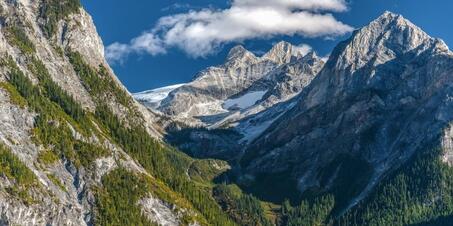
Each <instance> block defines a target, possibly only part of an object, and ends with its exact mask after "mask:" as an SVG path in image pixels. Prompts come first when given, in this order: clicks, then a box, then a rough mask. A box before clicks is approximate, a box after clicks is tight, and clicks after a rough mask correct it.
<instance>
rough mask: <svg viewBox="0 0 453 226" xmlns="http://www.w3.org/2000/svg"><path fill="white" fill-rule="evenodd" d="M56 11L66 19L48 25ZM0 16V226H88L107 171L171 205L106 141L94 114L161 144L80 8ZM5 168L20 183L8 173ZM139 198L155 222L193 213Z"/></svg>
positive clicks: (13, 9) (15, 9)
mask: <svg viewBox="0 0 453 226" xmlns="http://www.w3.org/2000/svg"><path fill="white" fill-rule="evenodd" d="M52 4H53V5H52ZM55 4H57V5H58V7H57V9H58V10H61V11H59V14H58V15H59V16H62V15H64V14H66V13H67V15H65V16H62V17H61V18H58V17H56V18H55V17H52V16H56V15H57V14H52V13H55V12H50V11H51V10H55V8H52V7H55ZM46 7H47V8H46ZM71 7H72V8H71ZM0 9H1V10H0V23H1V31H0V55H1V63H0V152H1V155H2V156H1V158H2V161H1V162H0V170H1V172H0V224H1V225H91V224H93V223H94V220H95V219H94V218H95V217H96V216H95V214H96V213H95V212H96V208H97V205H98V200H97V198H98V197H99V194H98V193H97V191H98V190H99V189H101V188H102V187H103V186H104V182H103V181H102V180H103V178H104V177H105V176H106V175H109V174H110V173H111V172H113V171H114V170H115V169H124V170H126V171H130V172H132V173H133V175H142V176H144V177H146V178H148V179H149V180H150V181H151V182H152V183H157V184H158V185H159V186H158V188H156V189H157V191H159V192H162V193H166V194H167V195H171V196H174V197H178V198H179V196H178V194H177V193H175V192H174V191H172V190H170V189H168V188H167V187H165V186H166V185H163V184H162V183H161V182H160V181H159V182H156V181H157V179H155V178H154V177H152V176H151V175H150V173H149V172H148V171H147V170H145V169H144V168H143V166H142V165H140V164H138V163H137V161H138V160H137V159H134V158H132V157H131V156H129V155H128V153H127V152H126V151H125V150H124V149H123V147H124V145H120V144H118V142H113V140H114V139H113V138H112V135H111V133H110V131H108V129H106V125H105V124H106V121H104V122H101V120H102V117H99V116H97V115H96V114H97V113H98V111H99V109H100V108H101V107H104V106H105V108H106V109H108V111H111V112H112V116H111V117H117V118H118V119H119V120H118V121H122V122H123V123H124V124H125V126H131V127H132V126H133V125H136V124H139V125H141V126H143V128H144V129H145V130H144V131H145V132H144V136H153V137H155V138H156V139H158V138H159V137H160V136H161V133H160V132H159V129H160V128H158V127H157V126H156V125H155V120H158V119H156V117H155V115H154V113H152V112H150V111H149V110H148V109H146V108H145V107H143V106H142V105H140V104H138V103H137V102H135V101H134V100H133V99H132V98H131V97H130V95H129V93H128V92H127V90H126V89H125V88H124V87H123V85H122V84H121V83H120V82H119V81H118V79H117V78H116V76H115V75H114V73H113V71H112V70H111V69H110V68H109V66H108V64H107V63H106V61H105V59H104V50H103V44H102V41H101V39H100V37H99V36H98V34H97V32H96V28H95V27H94V24H93V21H92V19H91V17H90V16H89V15H88V14H87V12H85V11H84V10H83V9H82V8H80V4H79V2H78V1H72V0H71V1H53V0H45V1H44V0H42V1H41V0H40V1H35V0H18V1H0ZM49 10H50V11H49ZM45 12H47V13H48V14H46V13H45ZM49 12H50V13H49ZM60 13H61V14H60ZM44 17H46V18H47V19H45V18H44ZM49 18H50V19H49ZM85 63H86V65H85ZM97 76H99V77H97ZM93 81H96V82H98V83H97V84H95V85H96V86H98V87H103V88H104V90H102V89H101V88H99V90H97V89H95V88H97V87H94V86H93V84H91V83H90V82H93ZM104 83H105V84H104ZM106 84H107V85H106ZM112 90H113V91H112ZM101 105H102V106H101ZM82 112H83V113H82ZM104 119H105V118H104ZM110 119H112V118H110ZM140 128H141V127H140ZM147 133H148V134H147ZM156 142H157V141H156ZM75 149H77V150H75ZM97 152H100V153H97ZM10 155H11V156H13V157H11V156H10ZM80 156H83V157H80ZM15 158H17V161H16V160H15ZM14 161H16V162H14ZM5 165H6V167H5ZM11 167H19V169H21V170H22V171H20V173H22V174H25V175H29V178H28V180H27V181H23V180H22V179H21V177H22V176H23V175H19V174H18V175H16V174H15V173H17V172H16V171H17V170H16V171H14V172H13V173H10V172H8V170H9V169H10V168H11ZM20 167H22V168H20ZM151 182H150V183H151ZM159 189H162V190H159ZM164 189H165V191H164ZM147 192H149V194H147V197H149V198H150V199H152V200H154V202H153V203H154V204H155V203H157V204H158V205H156V206H157V208H154V207H153V205H152V204H153V203H151V204H150V203H148V202H147V201H146V200H145V201H144V203H143V205H142V206H141V207H142V208H143V211H144V212H146V211H147V210H148V209H149V208H154V209H153V210H152V211H153V214H154V215H152V214H151V215H149V216H148V219H149V220H150V221H152V222H154V223H157V224H159V225H164V224H165V225H166V224H168V222H172V223H173V225H175V224H176V223H177V224H182V221H181V219H182V218H184V219H188V218H187V217H189V218H191V217H190V216H194V215H197V214H198V212H196V211H195V210H194V209H190V208H192V207H187V206H186V207H181V206H180V205H177V204H176V203H173V202H175V201H174V200H173V201H171V200H168V199H167V200H165V199H164V198H162V197H160V196H158V195H156V193H152V191H151V190H150V191H147ZM139 204H140V203H138V202H137V203H136V205H137V206H139ZM165 205H168V206H172V208H171V209H169V208H167V209H165V208H163V206H165ZM161 207H162V208H161ZM147 208H148V209H147ZM160 211H162V213H161V212H160ZM186 221H187V220H186ZM188 221H189V222H190V221H191V220H188ZM192 223H195V221H192Z"/></svg>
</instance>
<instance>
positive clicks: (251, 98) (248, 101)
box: [223, 90, 267, 109]
mask: <svg viewBox="0 0 453 226" xmlns="http://www.w3.org/2000/svg"><path fill="white" fill-rule="evenodd" d="M266 93H267V90H266V91H254V92H249V93H246V94H245V95H243V96H241V97H238V98H235V99H228V100H226V101H225V103H224V104H223V108H225V109H230V108H233V107H234V108H239V109H245V108H248V107H251V106H253V105H254V104H255V103H256V102H257V101H258V100H261V98H263V96H264V94H266Z"/></svg>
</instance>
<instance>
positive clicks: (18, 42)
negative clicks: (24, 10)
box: [5, 25, 36, 54]
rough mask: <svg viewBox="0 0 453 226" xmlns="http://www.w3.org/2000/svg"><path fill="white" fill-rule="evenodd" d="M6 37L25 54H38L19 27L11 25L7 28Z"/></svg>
mask: <svg viewBox="0 0 453 226" xmlns="http://www.w3.org/2000/svg"><path fill="white" fill-rule="evenodd" d="M5 37H6V39H7V40H8V42H9V43H10V44H11V45H13V46H16V47H17V48H19V50H20V51H22V53H24V54H33V53H35V52H36V48H35V45H34V44H33V42H31V41H30V39H29V38H28V36H27V34H26V33H25V31H24V30H23V28H22V27H20V26H19V25H10V26H8V27H6V28H5Z"/></svg>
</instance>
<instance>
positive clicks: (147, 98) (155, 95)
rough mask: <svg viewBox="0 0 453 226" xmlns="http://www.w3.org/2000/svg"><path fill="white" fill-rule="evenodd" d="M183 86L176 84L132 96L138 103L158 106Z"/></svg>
mask: <svg viewBox="0 0 453 226" xmlns="http://www.w3.org/2000/svg"><path fill="white" fill-rule="evenodd" d="M183 85H185V84H176V85H171V86H166V87H162V88H158V89H153V90H148V91H143V92H140V93H134V94H132V95H133V96H134V98H135V99H136V100H138V101H140V102H145V103H147V104H158V103H159V102H160V101H162V100H163V99H165V98H167V97H168V95H169V94H170V93H171V92H172V91H173V90H175V89H177V88H179V87H181V86H183Z"/></svg>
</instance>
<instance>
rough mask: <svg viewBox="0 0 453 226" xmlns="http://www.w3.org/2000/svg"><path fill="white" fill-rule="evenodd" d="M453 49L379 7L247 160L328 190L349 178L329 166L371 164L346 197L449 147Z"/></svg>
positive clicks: (303, 185)
mask: <svg viewBox="0 0 453 226" xmlns="http://www.w3.org/2000/svg"><path fill="white" fill-rule="evenodd" d="M452 56H453V55H452V52H451V51H450V50H449V49H448V47H447V46H446V45H445V43H444V42H443V41H441V40H439V39H434V38H431V37H429V36H428V35H427V34H426V33H425V32H423V31H422V30H421V29H420V28H418V27H417V26H415V25H414V24H412V23H411V22H409V21H408V20H406V19H404V18H403V17H402V16H401V15H396V14H393V13H390V12H386V13H384V14H383V15H382V16H381V17H379V18H378V19H376V20H375V21H373V22H371V23H370V24H369V25H368V26H366V27H364V28H362V29H360V30H358V31H356V32H354V34H353V36H352V37H351V38H350V39H348V40H346V41H344V42H342V43H340V44H339V45H338V46H337V47H336V48H335V50H334V51H333V53H332V55H331V56H330V59H329V60H328V62H327V63H326V65H325V67H324V68H323V69H322V70H321V72H320V73H319V74H318V75H317V76H316V78H315V79H314V80H313V81H312V82H311V84H310V85H309V86H308V87H307V88H306V89H305V90H304V91H302V93H301V94H300V96H299V99H300V101H299V102H298V103H297V105H296V106H295V107H294V108H292V109H291V110H290V111H288V112H287V113H285V115H283V116H281V117H280V118H279V119H278V120H277V121H276V122H275V123H274V124H273V125H272V126H270V128H269V129H268V130H267V131H266V132H264V133H263V134H262V135H261V136H260V137H259V138H258V139H256V140H254V141H253V142H252V144H251V145H250V146H249V147H247V149H246V150H245V154H244V157H243V158H242V159H241V165H242V167H243V169H244V170H245V171H246V172H249V173H251V175H259V174H260V173H267V174H268V173H269V172H272V173H280V172H288V173H290V174H292V175H293V177H294V178H295V182H296V183H295V184H294V185H293V186H297V188H298V190H299V191H302V192H304V191H307V190H308V189H315V190H318V191H319V192H328V191H332V190H333V188H334V186H335V181H339V180H346V178H341V176H338V174H337V173H336V172H337V171H335V170H333V171H331V169H332V167H334V168H335V167H337V170H342V166H341V162H344V161H347V160H344V158H346V159H349V160H348V161H353V162H355V163H354V164H356V165H362V166H363V168H362V169H361V170H362V171H364V172H367V171H368V172H369V173H367V174H364V175H363V174H362V175H361V174H358V175H356V177H358V178H360V177H362V178H361V179H360V180H361V181H363V183H362V184H356V186H357V188H356V189H357V192H356V193H353V194H350V196H351V198H352V201H351V202H350V203H348V204H347V205H349V206H352V205H354V204H356V203H357V202H358V201H359V200H361V199H363V198H364V197H366V195H367V194H368V193H369V192H370V191H371V190H372V189H373V188H374V187H375V186H376V185H377V184H378V183H379V182H380V181H381V179H382V178H383V177H384V176H385V175H388V174H389V173H390V172H392V171H393V170H395V169H398V168H399V167H400V166H402V165H403V164H405V163H406V162H407V161H408V160H409V159H410V158H411V157H412V156H413V155H414V153H416V152H421V151H424V150H427V149H430V148H433V147H439V148H440V149H441V150H442V152H443V153H444V156H450V153H451V151H452V149H451V146H450V145H448V142H446V141H445V140H451V139H452V137H449V135H447V134H451V133H450V132H449V131H450V130H451V121H452V116H453V112H452V110H453V108H452V107H453V105H452V102H451V98H449V97H450V96H451V95H452V93H451V92H452V86H451V84H452V78H453V77H452V76H451V75H452V73H453V71H452V69H453V61H452V60H453V58H452ZM421 131H425V132H422V133H420V132H421ZM426 131H427V132H426ZM444 158H445V159H448V157H444ZM289 159H291V161H290V162H292V163H293V164H288V160H289ZM338 164H340V165H338ZM343 168H345V167H344V166H343ZM327 169H329V170H327ZM345 170H346V169H345ZM350 176H351V175H350ZM327 181H330V182H333V183H330V182H329V183H328V182H327Z"/></svg>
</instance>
